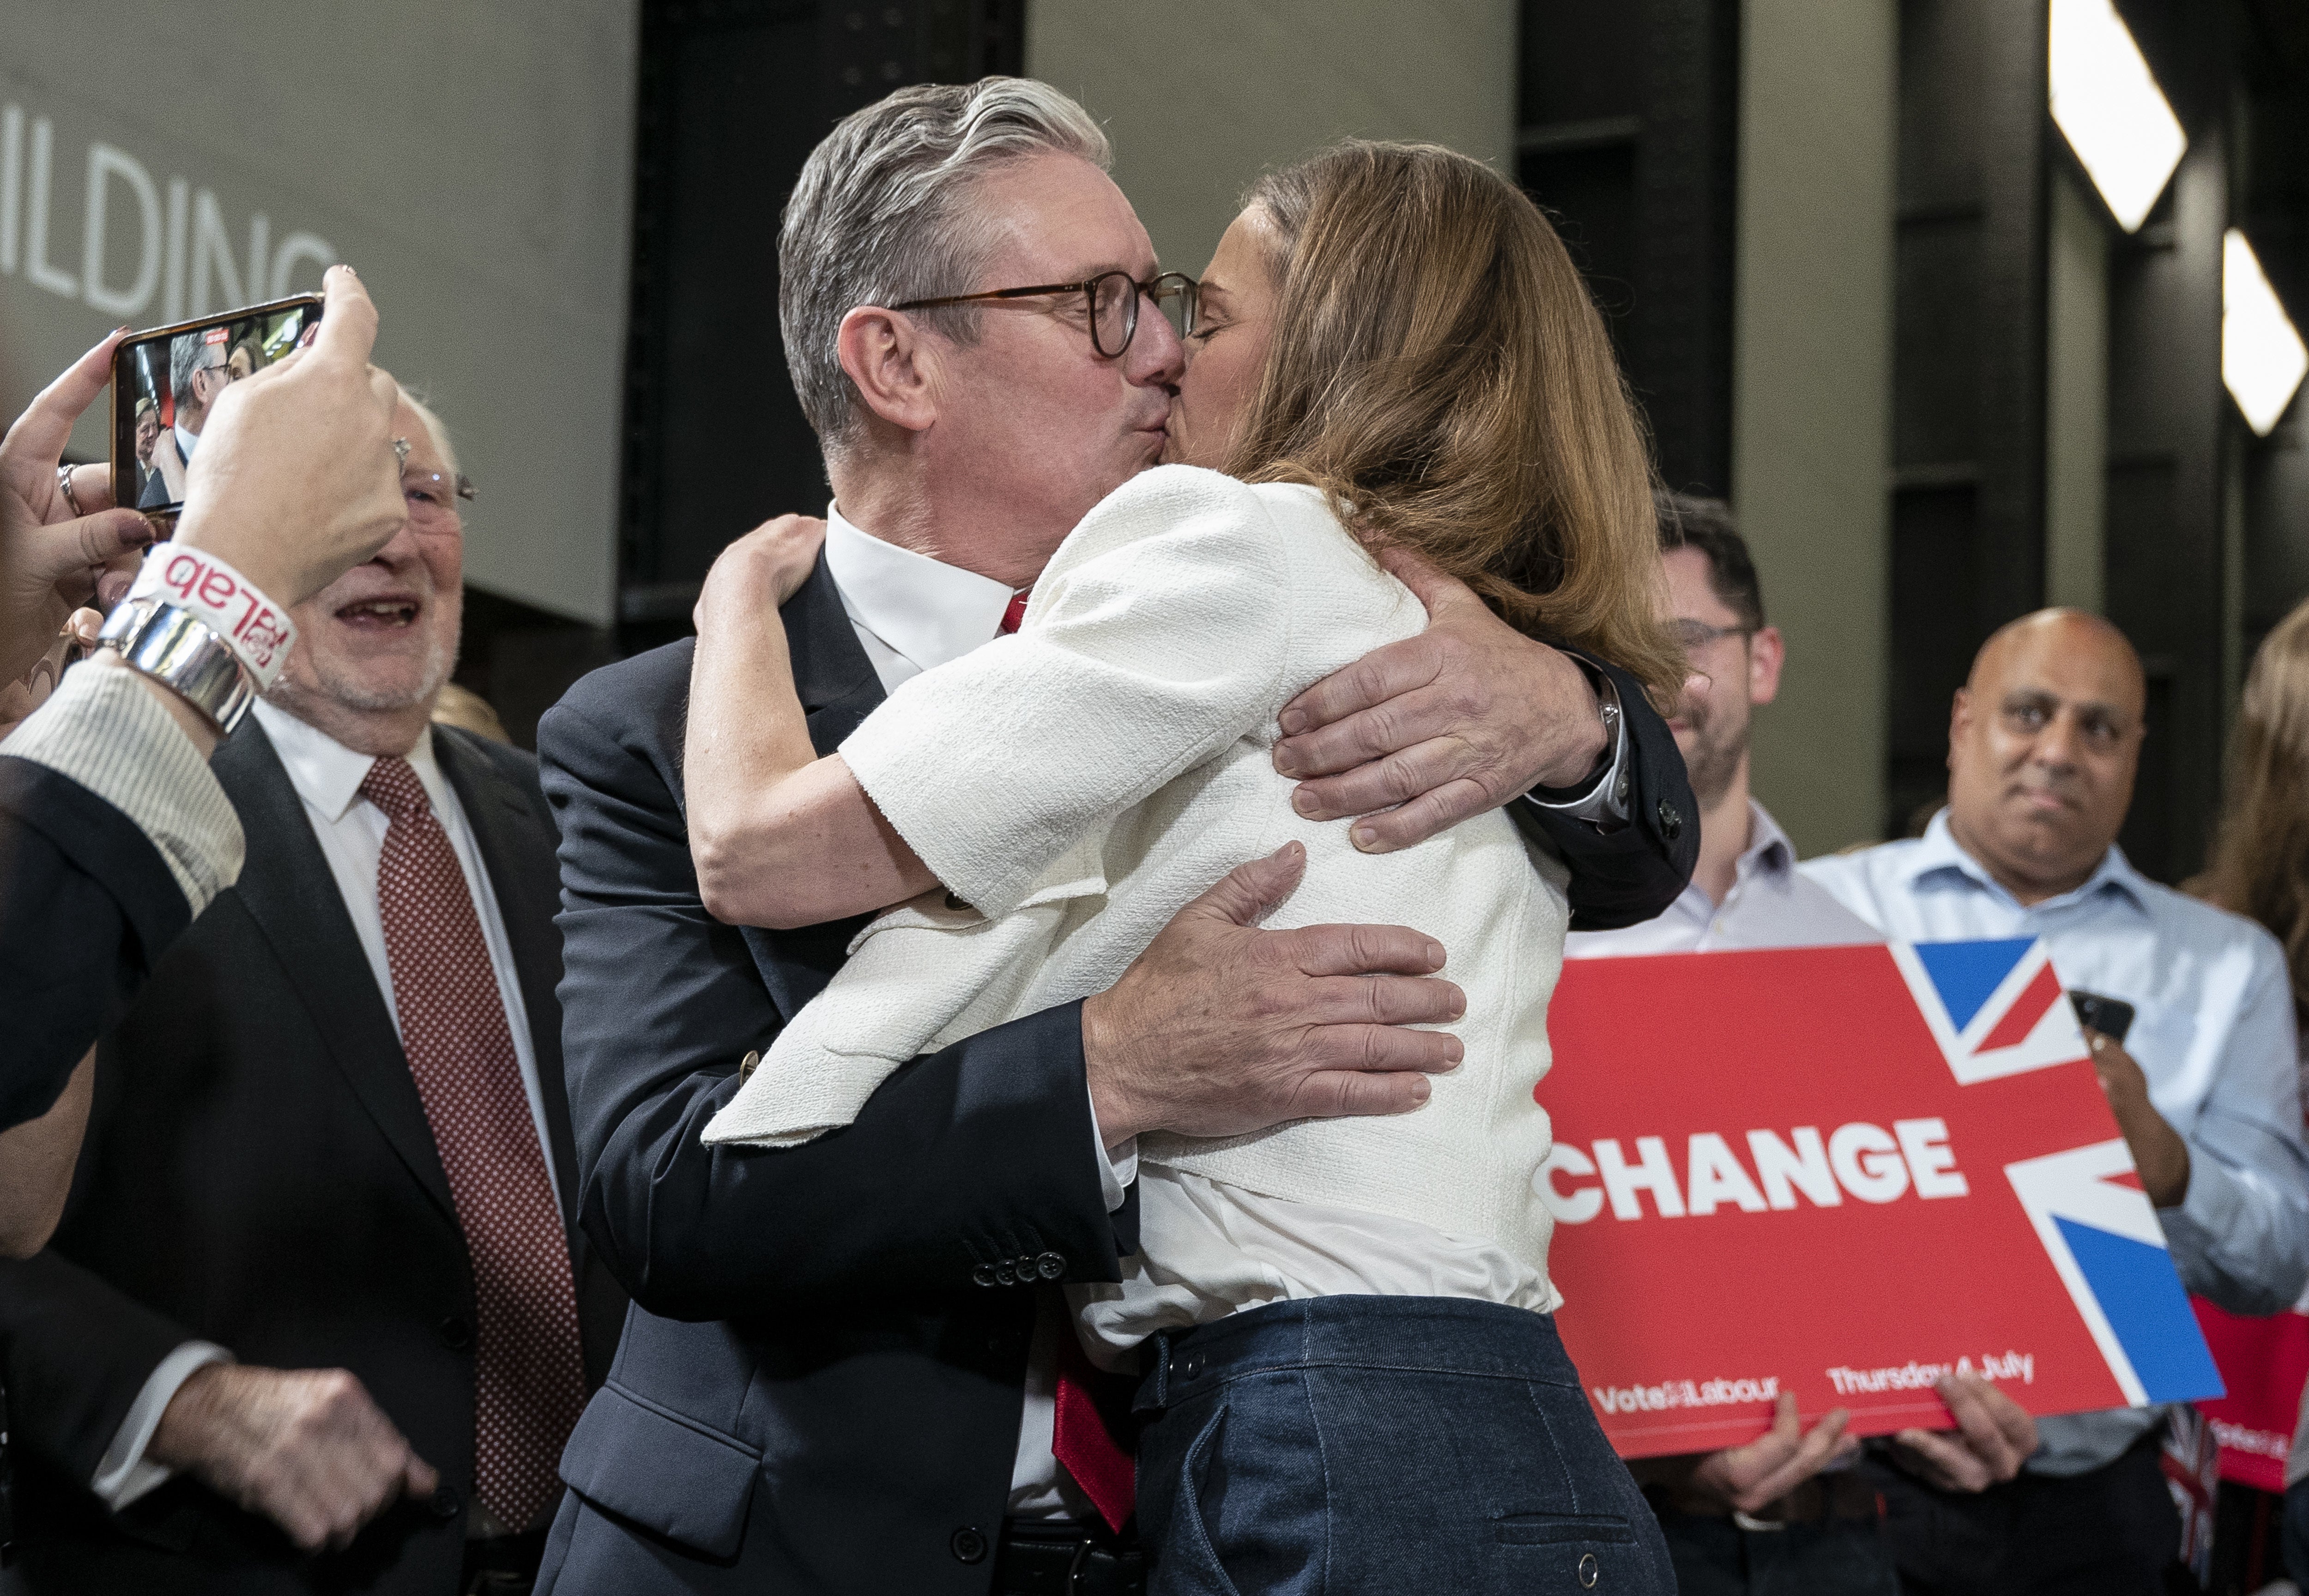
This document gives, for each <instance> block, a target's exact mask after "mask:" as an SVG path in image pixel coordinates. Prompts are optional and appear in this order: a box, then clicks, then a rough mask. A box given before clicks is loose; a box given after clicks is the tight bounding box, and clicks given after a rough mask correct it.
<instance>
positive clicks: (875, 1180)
mask: <svg viewBox="0 0 2309 1596" xmlns="http://www.w3.org/2000/svg"><path fill="white" fill-rule="evenodd" d="M783 619H784V622H785V626H786V633H787V640H788V645H789V648H790V651H791V657H792V660H793V667H794V677H795V685H796V686H797V688H798V690H799V692H800V697H801V701H802V704H803V707H804V709H805V710H806V711H807V712H809V732H810V738H811V741H812V743H813V744H814V745H815V746H816V747H817V749H818V751H819V752H820V753H822V754H823V753H828V752H831V751H832V750H833V749H834V748H835V747H836V746H838V745H839V744H840V743H841V741H842V740H843V738H844V737H846V736H847V735H848V734H849V733H850V732H851V730H852V729H854V728H855V727H856V726H857V724H858V723H859V721H860V720H863V719H864V718H865V716H866V715H867V713H868V712H870V711H871V710H872V709H873V708H874V707H875V705H877V704H878V703H880V702H881V700H882V696H883V694H882V687H881V684H880V682H879V680H878V678H877V677H876V675H875V673H874V670H873V668H872V666H871V664H870V663H869V661H868V660H867V658H866V655H865V652H864V651H863V650H862V649H861V648H860V646H859V643H858V641H857V638H856V635H855V634H854V633H853V631H852V627H851V624H850V621H849V618H848V617H847V616H846V615H845V614H844V613H843V606H842V602H841V598H840V595H839V594H838V593H837V592H836V591H835V588H834V584H833V581H832V579H831V577H829V576H828V575H827V574H826V567H825V565H824V563H823V562H822V561H821V563H820V564H819V565H818V567H817V570H816V571H815V572H814V573H813V574H812V575H811V576H810V578H809V581H808V582H806V583H805V584H804V585H803V587H802V588H801V589H800V591H798V592H797V593H796V594H795V595H794V597H793V598H792V599H791V600H790V601H789V602H788V603H787V605H786V606H785V608H784V610H783ZM692 647H693V645H692V644H691V643H688V642H682V643H672V644H669V645H667V646H666V647H664V648H661V649H658V650H655V651H652V652H650V653H646V654H643V655H640V656H638V657H636V658H635V659H631V660H625V661H623V662H621V663H618V664H616V665H611V666H609V667H607V668H605V669H601V670H599V671H596V672H594V673H593V674H592V675H591V676H589V677H585V678H584V680H583V681H581V682H579V683H578V684H577V686H575V687H574V688H572V689H571V690H570V692H569V694H568V695H567V696H566V698H564V699H563V700H562V702H561V703H559V704H558V705H556V706H555V707H554V708H553V709H552V710H551V711H549V712H548V713H547V714H546V716H545V718H544V720H542V721H540V725H539V728H538V750H539V760H540V767H541V772H542V780H543V782H544V787H545V792H546V797H547V798H548V800H549V802H550V803H551V804H552V806H553V808H554V812H555V815H556V817H557V819H558V821H559V824H560V827H561V869H562V902H563V908H562V915H561V929H562V945H563V959H564V966H565V971H566V973H565V976H564V978H563V983H562V988H561V1001H562V1007H563V1012H564V1015H565V1027H566V1029H565V1032H564V1038H563V1042H564V1047H563V1052H564V1057H565V1059H566V1067H567V1069H568V1072H569V1100H570V1107H571V1113H572V1118H573V1125H574V1128H575V1134H576V1142H577V1150H578V1157H579V1160H580V1161H581V1163H582V1165H583V1169H584V1184H583V1195H582V1199H581V1212H582V1222H583V1223H584V1227H585V1229H586V1230H587V1233H588V1234H589V1235H590V1236H591V1238H592V1240H593V1243H594V1245H595V1246H596V1247H597V1248H598V1249H599V1250H600V1253H601V1256H602V1257H603V1258H604V1259H605V1260H606V1261H607V1262H608V1263H609V1264H610V1267H611V1268H612V1269H613V1270H615V1271H616V1272H617V1273H618V1277H619V1279H620V1280H621V1281H623V1282H624V1283H625V1285H626V1286H627V1289H628V1290H630V1291H631V1292H632V1294H633V1298H634V1307H633V1308H632V1310H631V1312H630V1314H629V1316H628V1317H627V1326H626V1333H625V1336H624V1339H623V1341H622V1342H621V1344H620V1346H619V1349H618V1359H617V1362H616V1365H615V1367H613V1368H612V1369H611V1370H610V1378H609V1381H608V1383H607V1384H606V1385H604V1386H603V1387H602V1389H601V1392H600V1393H598V1394H597V1395H596V1396H595V1397H594V1399H593V1401H592V1403H591V1404H590V1405H589V1406H588V1408H587V1409H586V1412H585V1417H584V1419H582V1420H581V1421H580V1422H579V1424H578V1427H577V1431H576V1434H575V1436H572V1437H571V1440H570V1443H569V1447H568V1450H567V1452H566V1454H565V1455H564V1458H563V1464H562V1470H563V1477H564V1478H565V1479H566V1480H567V1481H568V1482H569V1484H570V1485H571V1487H572V1488H573V1489H574V1492H575V1495H574V1496H573V1497H569V1498H565V1500H564V1503H563V1505H562V1509H561V1512H560V1514H559V1515H558V1518H557V1520H556V1522H555V1525H554V1531H553V1535H552V1538H551V1540H549V1544H548V1547H547V1550H546V1559H545V1571H544V1575H543V1578H542V1580H541V1581H540V1586H539V1589H540V1592H546V1591H550V1592H555V1596H592V1593H594V1592H605V1593H606V1592H614V1593H616V1596H649V1593H651V1592H675V1591H696V1592H722V1591H727V1592H740V1591H743V1592H763V1591H775V1592H781V1596H800V1593H803V1592H899V1591H903V1592H909V1593H924V1596H930V1593H937V1592H954V1593H956V1596H963V1593H965V1592H966V1593H968V1596H983V1593H984V1592H985V1591H986V1590H987V1588H988V1585H989V1582H990V1578H991V1574H992V1562H991V1557H990V1548H991V1545H992V1542H993V1540H994V1538H995V1537H996V1536H997V1535H998V1534H999V1531H1000V1527H1001V1523H1002V1517H1003V1512H1004V1508H1005V1505H1006V1502H1007V1496H1008V1489H1009V1481H1010V1474H1011V1467H1012V1462H1013V1460H1014V1457H1015V1454H1016V1445H1017V1436H1018V1423H1019V1415H1020V1410H1021V1404H1022V1402H1023V1393H1024V1382H1025V1367H1026V1355H1027V1349H1028V1342H1029V1340H1030V1338H1031V1334H1032V1331H1033V1319H1034V1311H1035V1309H1034V1301H1035V1287H1034V1286H1033V1285H1029V1284H1023V1283H1021V1284H1013V1283H1011V1282H1012V1281H1016V1280H1017V1279H1018V1278H1019V1276H1020V1274H1021V1273H1022V1271H1020V1270H1018V1269H1016V1268H1015V1267H1013V1268H1007V1269H1006V1268H1004V1267H1002V1266H1003V1265H1004V1264H1014V1265H1015V1264H1017V1263H1018V1262H1020V1261H1023V1260H1033V1262H1034V1263H1035V1264H1036V1265H1037V1266H1036V1267H1035V1268H1033V1269H1028V1270H1025V1271H1023V1273H1024V1274H1025V1275H1026V1276H1027V1277H1028V1278H1029V1279H1031V1280H1033V1281H1044V1280H1049V1279H1052V1278H1055V1279H1057V1280H1059V1281H1111V1280H1115V1279H1118V1278H1120V1256H1121V1255H1123V1254H1125V1253H1128V1252H1129V1251H1132V1250H1134V1249H1135V1247H1136V1241H1137V1209H1136V1193H1135V1192H1134V1193H1133V1194H1131V1195H1130V1197H1129V1199H1128V1200H1127V1201H1126V1203H1125V1204H1124V1206H1123V1208H1122V1209H1121V1210H1120V1212H1116V1213H1114V1214H1110V1213H1109V1212H1107V1209H1106V1205H1105V1201H1104V1198H1103V1195H1102V1192H1101V1186H1100V1180H1099V1172H1098V1169H1097V1165H1096V1155H1095V1152H1094V1130H1093V1126H1092V1122H1091V1117H1090V1106H1089V1096H1088V1091H1087V1087H1086V1084H1085V1077H1084V1070H1083V1055H1082V1036H1081V1008H1080V1005H1078V1004H1069V1005H1065V1006H1063V1007H1060V1008H1055V1009H1051V1010H1048V1011H1046V1012H1044V1013H1042V1014H1035V1015H1032V1016H1030V1017H1028V1018H1026V1019H1023V1020H1018V1021H1015V1022H1011V1023H1010V1024H1007V1025H1003V1026H1000V1027H998V1028H996V1029H994V1030H992V1031H985V1032H982V1034H980V1035H978V1036H974V1037H972V1038H970V1039H968V1040H965V1041H963V1042H960V1043H957V1044H956V1045H955V1046H954V1047H951V1048H947V1049H945V1050H944V1051H943V1052H939V1053H936V1054H932V1055H930V1056H927V1057H922V1058H918V1059H915V1060H913V1061H912V1063H910V1064H908V1065H904V1067H902V1068H901V1069H899V1070H898V1071H897V1072H896V1073H895V1074H893V1075H892V1076H891V1077H890V1079H889V1080H888V1081H886V1083H884V1084H883V1085H882V1086H881V1088H880V1089H879V1090H878V1091H876V1092H875V1094H874V1095H873V1097H872V1098H871V1099H870V1100H869V1101H868V1102H867V1104H866V1106H865V1108H864V1109H863V1110H862V1111H861V1112H860V1115H859V1117H858V1119H857V1121H856V1123H854V1124H852V1125H851V1126H847V1127H845V1128H843V1129H841V1130H837V1131H835V1132H833V1133H831V1134H827V1135H826V1136H823V1137H820V1138H819V1139H818V1140H817V1141H815V1142H812V1143H809V1144H807V1145H806V1146H802V1147H798V1148H791V1149H783V1150H776V1151H769V1150H759V1149H748V1148H733V1147H707V1146H705V1144H704V1143H701V1142H700V1141H699V1139H698V1133H699V1132H700V1130H701V1129H702V1128H703V1127H704V1126H705V1122H706V1121H707V1120H708V1119H710V1118H711V1117H713V1114H714V1113H715V1112H716V1111H718V1110H719V1109H721V1108H722V1105H723V1104H724V1103H726V1102H728V1101H729V1100H730V1099H731V1096H733V1095H734V1094H735V1092H736V1091H737V1089H738V1084H739V1079H738V1075H737V1073H736V1072H737V1066H738V1062H739V1057H740V1056H741V1055H742V1054H744V1053H746V1052H747V1051H748V1050H750V1049H753V1048H766V1047H767V1046H768V1045H769V1043H770V1041H771V1040H772V1039H773V1038H774V1037H775V1035H776V1034H777V1031H778V1029H779V1027H780V1026H781V1025H782V1024H783V1022H784V1019H785V1017H786V1016H789V1015H791V1014H793V1013H794V1012H795V1011H796V1010H797V1009H798V1008H799V1007H800V1005H802V1004H804V1003H806V1002H808V1001H809V998H810V997H811V996H814V995H815V994H816V993H817V991H818V990H819V989H821V988H823V987H824V985H825V984H826V980H827V979H828V978H829V977H830V976H831V974H832V973H833V971H835V969H837V968H838V967H839V966H840V964H841V962H842V961H843V958H844V956H845V950H846V948H847V946H848V944H849V941H850V938H851V937H852V936H853V935H854V934H855V932H856V930H857V929H858V927H859V926H860V924H862V919H853V920H850V921H844V922H841V923H837V924H832V925H826V926H817V927H808V928H805V929H801V930H794V931H764V930H757V929H739V928H736V927H729V926H725V925H722V924H721V923H720V922H718V921H716V920H714V919H713V918H712V917H711V916H710V915H708V914H707V913H706V912H705V909H704V907H703V906H702V904H701V903H700V902H699V898H698V890H697V881H696V873H695V870H694V868H693V867H692V864H691V860H690V856H689V848H688V838H687V835H686V832H685V827H684V821H683V817H682V798H681V794H682V783H681V773H680V758H681V749H682V740H683V734H684V715H685V712H686V709H687V705H688V685H689V668H690V659H691V653H692ZM1622 694H1623V696H1624V697H1626V698H1627V699H1628V701H1629V702H1630V706H1631V708H1632V707H1633V706H1634V705H1635V704H1636V703H1638V702H1639V694H1636V693H1635V692H1634V690H1633V685H1632V683H1629V684H1627V685H1625V686H1623V687H1622ZM1645 713H1648V711H1645ZM1653 720H1654V722H1655V724H1656V717H1653ZM1658 730H1659V738H1661V739H1665V737H1666V734H1665V727H1664V726H1663V727H1659V728H1658ZM1637 746H1638V748H1639V754H1640V755H1643V756H1645V757H1652V758H1656V753H1657V746H1658V745H1657V743H1656V741H1647V740H1646V739H1645V738H1642V737H1640V736H1639V740H1638V744H1637ZM1665 746H1666V749H1667V754H1668V756H1669V758H1670V760H1672V761H1673V772H1672V774H1671V773H1670V772H1662V771H1658V770H1654V771H1653V772H1650V774H1649V775H1648V776H1647V777H1642V778H1639V786H1640V790H1642V791H1644V792H1646V793H1654V792H1656V791H1660V790H1668V791H1672V792H1673V793H1676V794H1680V795H1681V798H1680V801H1681V802H1682V803H1683V804H1685V805H1686V806H1688V805H1689V803H1690V798H1689V793H1688V790H1687V789H1683V788H1682V762H1681V761H1680V760H1677V759H1675V753H1674V745H1673V740H1672V739H1669V740H1666V742H1665ZM1685 813H1686V814H1689V813H1691V811H1690V810H1689V808H1688V807H1687V808H1686V810H1685ZM1551 824H1556V825H1562V826H1563V827H1564V828H1565V829H1566V830H1568V831H1571V832H1573V833H1575V834H1574V835H1572V836H1570V837H1569V838H1568V839H1564V840H1561V841H1559V846H1564V844H1565V842H1567V841H1568V842H1569V844H1570V847H1569V848H1568V849H1567V854H1568V857H1570V858H1571V860H1572V868H1573V870H1574V873H1575V877H1574V878H1575V883H1576V882H1577V881H1578V879H1579V877H1580V874H1581V873H1582V872H1585V871H1587V869H1588V867H1589V860H1590V858H1592V857H1594V856H1595V848H1594V845H1592V844H1589V843H1588V841H1587V840H1588V839H1594V840H1595V842H1596V843H1604V842H1605V841H1609V843H1610V846H1609V849H1608V850H1607V851H1608V857H1609V858H1611V859H1613V860H1616V861H1619V862H1618V864H1617V866H1616V868H1617V871H1618V874H1617V876H1611V877H1609V878H1610V879H1612V880H1614V881H1616V882H1617V883H1618V885H1617V886H1616V887H1615V889H1614V890H1616V891H1618V892H1619V893H1621V896H1622V897H1623V898H1624V897H1625V895H1626V893H1628V891H1629V890H1630V889H1629V888H1628V886H1627V883H1628V882H1630V881H1634V880H1639V879H1640V878H1641V876H1642V870H1641V868H1640V867H1639V865H1638V864H1636V863H1635V862H1633V861H1636V860H1639V858H1644V857H1647V856H1648V857H1652V858H1657V859H1658V860H1660V861H1661V868H1659V869H1657V870H1656V871H1655V872H1654V876H1656V880H1655V881H1654V883H1653V887H1652V893H1651V896H1652V900H1653V901H1652V902H1651V905H1650V909H1649V910H1648V912H1652V913H1656V912H1657V911H1658V910H1659V909H1660V908H1662V907H1664V906H1665V904H1666V903H1667V902H1670V901H1672V900H1673V897H1674V895H1675V893H1677V892H1680V891H1681V890H1682V884H1683V880H1684V879H1688V877H1689V876H1690V871H1691V865H1690V862H1689V858H1688V852H1687V857H1686V858H1685V859H1684V860H1683V862H1682V866H1681V868H1682V876H1674V877H1673V883H1672V884H1670V881H1669V877H1671V876H1673V873H1674V871H1675V869H1676V861H1675V858H1674V857H1673V853H1674V850H1673V849H1667V850H1665V851H1663V850H1662V848H1661V847H1656V846H1654V845H1653V844H1652V843H1651V842H1647V841H1643V840H1642V839H1643V835H1644V833H1642V828H1640V827H1637V826H1631V827H1629V828H1627V833H1638V835H1637V836H1636V837H1635V838H1633V839H1630V838H1628V837H1627V834H1626V833H1619V834H1616V835H1617V836H1618V837H1619V839H1620V840H1617V841H1613V840H1607V839H1604V838H1602V837H1600V836H1599V834H1598V833H1596V832H1595V830H1594V828H1592V827H1589V826H1586V825H1582V824H1578V823H1562V822H1553V823H1551ZM1681 829H1682V830H1683V831H1684V832H1685V833H1688V834H1689V833H1696V831H1697V828H1696V827H1694V826H1682V828H1681ZM1583 848H1584V849H1585V850H1584V851H1583ZM1621 907H1622V909H1624V908H1625V907H1626V905H1625V903H1624V902H1623V903H1622V904H1621ZM1637 918H1642V917H1641V916H1640V915H1639V916H1638V917H1637Z"/></svg>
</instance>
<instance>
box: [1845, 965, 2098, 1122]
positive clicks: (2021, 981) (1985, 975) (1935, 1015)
mask: <svg viewBox="0 0 2309 1596" xmlns="http://www.w3.org/2000/svg"><path fill="white" fill-rule="evenodd" d="M1891 948H1892V960H1893V962H1895V963H1897V964H1898V965H1899V967H1900V973H1901V974H1902V975H1903V976H1905V977H1907V982H1908V990H1909V991H1910V992H1911V993H1912V994H1913V995H1914V996H1915V997H1916V1010H1917V1012H1918V1013H1919V1014H1923V1015H1924V1023H1925V1024H1927V1025H1928V1026H1930V1027H1931V1028H1932V1032H1933V1040H1934V1041H1936V1042H1938V1043H1940V1045H1941V1054H1942V1055H1943V1056H1945V1057H1947V1059H1948V1064H1949V1068H1950V1070H1951V1071H1953V1072H1954V1073H1955V1074H1956V1078H1957V1083H1958V1084H1959V1085H1962V1086H1969V1085H1971V1084H1973V1083H1975V1082H1976V1081H1993V1080H1997V1079H1999V1078H2000V1077H2002V1076H2005V1075H2017V1074H2021V1073H2023V1072H2024V1071H2028V1070H2040V1069H2045V1068H2048V1067H2049V1066H2051V1065H2056V1064H2071V1063H2074V1062H2075V1061H2076V1060H2078V1059H2080V1058H2089V1057H2091V1055H2090V1054H2089V1053H2088V1052H2087V1051H2086V1049H2085V1038H2084V1032H2083V1031H2080V1030H2079V1029H2078V1027H2077V1017H2076V1014H2075V1012H2074V1011H2073V1010H2071V1008H2070V1007H2069V1005H2067V1004H2065V1003H2063V1002H2062V1001H2061V997H2062V992H2061V978H2060V977H2059V976H2057V975H2055V974H2054V973H2053V956H2052V954H2051V953H2047V952H2046V951H2045V945H2044V944H2043V943H2041V942H2037V941H2036V940H2034V939H2033V938H2030V937H2026V936H2023V937H2019V938H2015V939H2012V940H2009V941H2000V942H1919V943H1914V944H1907V943H1897V942H1896V943H1894V944H1892V945H1891Z"/></svg>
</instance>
